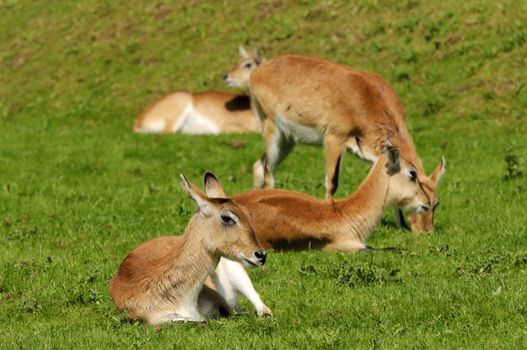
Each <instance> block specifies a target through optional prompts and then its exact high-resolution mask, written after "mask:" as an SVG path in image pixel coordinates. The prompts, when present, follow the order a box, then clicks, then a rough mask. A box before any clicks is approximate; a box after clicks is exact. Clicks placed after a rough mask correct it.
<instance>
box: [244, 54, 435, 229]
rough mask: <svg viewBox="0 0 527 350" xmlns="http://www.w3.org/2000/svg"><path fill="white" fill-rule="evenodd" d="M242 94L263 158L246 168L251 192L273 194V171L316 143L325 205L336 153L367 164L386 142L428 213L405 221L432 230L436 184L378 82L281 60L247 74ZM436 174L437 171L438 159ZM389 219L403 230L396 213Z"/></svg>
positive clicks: (388, 90) (311, 61) (313, 63)
mask: <svg viewBox="0 0 527 350" xmlns="http://www.w3.org/2000/svg"><path fill="white" fill-rule="evenodd" d="M250 92H251V103H252V107H253V110H255V112H256V113H257V114H258V116H259V118H260V120H261V121H262V133H263V138H264V142H265V154H264V155H263V156H262V157H261V158H260V159H259V160H258V161H256V163H255V164H254V166H253V170H254V187H255V188H262V187H270V188H272V187H274V172H275V169H276V167H277V165H278V164H279V163H280V162H281V161H282V160H283V159H284V158H285V157H286V156H287V155H288V153H289V152H290V151H291V150H292V148H293V146H294V145H295V144H296V143H308V144H317V145H323V147H324V155H325V161H326V166H325V168H326V179H325V185H326V198H332V196H333V194H334V193H335V191H336V190H337V186H338V174H339V168H340V164H341V161H342V156H343V154H344V152H345V151H346V150H351V151H352V152H353V153H355V154H356V155H357V156H359V157H360V158H362V159H365V160H368V161H371V162H375V161H376V160H377V159H378V158H379V157H380V155H381V154H382V149H383V143H384V141H385V140H387V139H390V140H391V141H392V143H393V145H394V146H397V147H399V148H400V149H401V157H402V158H403V159H404V160H405V161H406V162H407V163H408V164H411V165H412V166H413V167H414V168H415V171H416V174H417V182H418V183H419V185H420V186H421V188H422V189H423V190H424V193H425V194H426V196H427V197H428V201H429V202H430V204H431V206H432V210H430V211H428V212H426V213H423V214H418V215H415V214H412V215H411V218H410V223H411V225H412V230H414V231H429V230H432V228H433V222H432V220H433V212H434V209H435V208H436V206H437V205H436V203H437V198H436V186H437V179H438V178H439V177H436V178H435V179H434V178H433V177H427V176H426V175H425V173H424V170H423V166H422V164H421V160H420V159H419V157H418V156H417V153H416V150H415V146H414V144H413V141H412V137H411V136H410V134H409V132H408V129H407V127H406V123H405V116H404V110H403V107H402V105H401V102H400V100H399V97H398V96H397V94H396V93H395V91H394V90H393V89H392V87H391V86H390V84H388V82H387V81H386V80H384V79H383V78H381V77H380V76H379V75H377V74H374V73H369V72H360V71H357V70H355V69H352V68H350V67H347V66H344V65H340V64H336V63H332V62H327V61H322V60H319V59H315V58H310V57H304V56H299V55H284V56H281V57H278V58H276V59H273V60H271V61H269V62H266V63H262V64H261V65H260V66H258V67H257V68H256V69H255V70H254V71H253V72H252V73H251V75H250ZM438 169H439V170H438V171H439V172H444V169H445V163H444V160H442V162H441V164H440V165H439V166H438ZM436 170H437V169H436ZM396 214H397V215H396V216H397V219H398V224H399V226H400V227H404V226H405V225H406V224H405V223H404V217H403V215H402V212H401V211H400V210H397V211H396Z"/></svg>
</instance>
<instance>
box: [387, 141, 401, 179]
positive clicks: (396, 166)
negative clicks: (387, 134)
mask: <svg viewBox="0 0 527 350" xmlns="http://www.w3.org/2000/svg"><path fill="white" fill-rule="evenodd" d="M384 153H385V154H386V157H387V158H388V171H389V172H390V173H396V172H398V171H399V170H401V160H400V157H399V156H400V154H401V149H400V148H398V147H393V146H392V143H391V142H390V140H389V139H388V140H386V143H385V144H384Z"/></svg>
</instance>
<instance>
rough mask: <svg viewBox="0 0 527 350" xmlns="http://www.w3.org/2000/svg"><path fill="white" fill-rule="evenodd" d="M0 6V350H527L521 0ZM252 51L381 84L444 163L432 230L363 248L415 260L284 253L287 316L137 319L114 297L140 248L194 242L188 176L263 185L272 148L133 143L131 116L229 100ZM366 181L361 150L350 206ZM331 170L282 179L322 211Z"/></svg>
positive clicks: (300, 171) (278, 305)
mask: <svg viewBox="0 0 527 350" xmlns="http://www.w3.org/2000/svg"><path fill="white" fill-rule="evenodd" d="M0 13H2V15H0V128H1V131H0V334H1V336H0V347H1V348H9V349H11V348H16V347H21V348H66V349H72V348H127V349H129V348H149V349H150V348H167V347H168V348H170V347H174V348H212V347H213V346H219V347H220V348H240V349H241V348H330V347H331V348H387V349H393V348H526V347H527V330H526V327H525V325H526V324H527V304H526V300H527V290H526V288H527V287H526V286H527V245H526V237H527V215H526V214H525V203H527V181H526V176H527V137H526V136H525V135H526V133H527V116H526V110H527V93H526V91H527V90H526V89H527V87H526V86H525V84H526V81H527V73H526V72H527V70H526V69H525V57H527V2H525V1H500V2H499V4H498V3H497V2H493V1H467V2H462V1H453V0H444V1H428V2H419V1H414V0H407V1H397V2H391V1H365V0H362V1H355V2H353V3H348V2H347V1H324V2H319V1H291V2H280V1H251V2H248V3H239V2H221V3H219V2H218V3H216V2H210V3H205V2H201V1H194V2H190V3H187V2H185V4H183V2H181V3H180V2H178V3H176V4H164V3H161V2H159V3H155V2H147V1H144V2H140V1H129V2H126V5H125V4H124V3H117V2H115V1H112V0H110V1H82V2H76V1H61V2H53V3H48V2H44V1H40V2H33V1H22V0H20V1H18V0H3V1H0ZM240 43H243V44H245V45H247V46H248V47H254V46H259V47H261V48H262V49H263V50H264V53H265V55H266V56H267V57H273V56H276V55H278V54H280V53H284V52H298V53H304V54H308V55H313V56H317V57H322V58H327V59H330V60H333V61H337V62H341V63H345V64H348V65H352V66H354V67H357V68H360V69H364V70H372V71H376V72H378V73H380V74H382V75H383V76H385V77H386V78H387V79H388V80H389V81H390V82H391V83H392V84H393V86H394V87H395V89H396V91H397V92H398V93H399V94H400V96H401V99H402V101H403V103H404V105H405V108H406V111H407V116H408V124H409V126H410V129H411V131H412V135H413V137H414V141H415V143H416V145H417V148H418V152H419V154H420V155H421V157H422V159H423V162H424V164H425V167H426V168H427V169H428V171H430V170H431V169H433V167H434V166H435V165H436V164H437V163H438V162H439V158H440V156H441V155H443V154H444V155H445V156H446V158H447V168H448V170H447V174H446V176H445V178H444V181H443V182H442V184H441V187H440V190H439V195H440V198H441V206H440V208H439V209H438V212H437V215H436V232H435V233H433V234H427V235H416V234H411V233H408V232H401V231H399V230H397V229H396V228H395V227H394V224H393V217H392V215H391V213H390V212H387V213H386V217H384V218H383V219H382V221H381V224H380V225H379V226H378V227H377V228H376V229H375V230H374V231H373V234H372V236H371V239H370V240H369V244H370V245H372V246H376V247H399V248H401V249H403V253H401V254H394V253H374V254H357V255H344V254H322V253H319V252H302V253H276V252H272V253H271V254H270V256H269V263H268V266H266V268H265V269H260V270H253V271H251V272H250V274H251V277H252V279H253V282H254V284H255V287H256V289H257V290H258V291H259V292H260V294H261V295H262V298H263V300H264V301H265V302H266V303H267V304H268V305H269V306H270V307H271V309H272V310H273V312H274V318H273V319H257V318H255V317H253V316H252V315H250V316H240V317H235V318H230V319H222V320H215V321H210V322H208V323H207V324H174V325H168V326H163V327H161V328H160V329H156V328H154V327H151V326H149V325H145V324H141V323H135V322H129V321H126V320H125V318H124V317H123V315H122V314H120V313H119V312H117V310H116V309H115V307H114V306H113V304H112V302H111V300H110V297H109V295H108V291H107V283H108V281H109V279H110V278H111V277H112V275H113V274H114V273H115V271H116V269H117V267H118V265H119V263H120V261H121V260H122V259H123V258H124V256H125V255H126V253H127V252H128V251H130V250H131V249H132V248H134V247H135V246H137V245H138V244H139V243H141V242H142V241H144V240H147V239H149V238H151V237H154V236H158V235H163V234H179V233H181V232H182V231H183V229H184V227H185V225H186V223H187V221H188V219H189V217H190V216H191V215H192V213H193V212H194V206H193V204H192V203H191V202H190V201H189V200H188V199H187V198H186V196H185V195H184V192H183V191H182V190H181V189H180V187H179V184H178V181H177V176H178V174H179V173H181V172H182V173H184V174H185V175H186V176H187V177H188V178H189V179H190V180H192V181H193V182H195V183H201V176H202V175H203V172H204V171H205V170H211V171H213V172H214V173H215V174H216V175H218V177H219V178H220V180H221V181H222V182H223V184H224V186H225V188H226V191H227V193H234V192H239V191H243V190H247V189H249V188H250V187H251V171H250V170H251V165H252V163H253V162H254V160H256V158H257V157H258V156H259V155H260V154H261V151H262V144H261V139H260V136H259V135H244V136H240V135H222V136H217V137H189V136H185V135H168V136H149V135H135V134H133V133H132V132H131V126H132V123H133V120H134V118H135V117H136V116H137V115H138V114H139V113H140V112H141V111H142V109H143V108H144V107H145V106H146V105H147V104H148V103H150V102H152V101H153V100H155V99H156V98H158V97H161V96H162V95H163V94H165V93H168V92H170V91H173V90H177V89H184V90H190V91H204V90H212V89H225V88H224V87H223V86H222V81H221V76H222V74H223V73H224V72H225V71H226V70H227V69H229V68H231V67H232V66H233V64H234V62H235V61H236V59H237V45H238V44H240ZM233 140H241V141H242V142H243V144H244V147H241V148H237V149H234V148H232V147H231V146H230V142H232V141H233ZM369 166H370V165H369V164H367V163H364V162H361V161H359V160H357V159H356V158H353V157H351V156H347V157H346V158H345V162H344V166H343V169H342V175H341V187H340V188H339V192H338V196H341V197H342V196H345V195H346V194H348V193H351V192H352V191H353V190H354V188H356V186H357V185H358V184H359V183H360V181H361V180H362V179H363V178H364V176H365V174H366V173H367V171H368V168H369ZM323 171H324V170H323V158H322V152H321V151H320V149H318V148H315V147H306V146H298V147H297V148H296V149H295V151H294V152H293V153H292V154H291V156H290V157H288V159H287V160H286V161H285V162H284V163H283V164H282V165H281V166H280V168H279V169H278V172H277V181H278V186H279V187H282V188H287V189H293V190H297V191H303V192H306V193H310V194H312V195H314V196H317V197H322V196H323V193H324V189H323ZM246 306H248V305H247V304H246Z"/></svg>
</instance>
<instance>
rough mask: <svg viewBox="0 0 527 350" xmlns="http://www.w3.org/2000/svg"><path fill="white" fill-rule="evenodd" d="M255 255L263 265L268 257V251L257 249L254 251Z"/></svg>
mask: <svg viewBox="0 0 527 350" xmlns="http://www.w3.org/2000/svg"><path fill="white" fill-rule="evenodd" d="M254 256H255V257H256V258H258V259H259V260H260V261H261V262H262V265H263V264H265V259H267V253H266V252H265V251H262V250H257V251H255V252H254Z"/></svg>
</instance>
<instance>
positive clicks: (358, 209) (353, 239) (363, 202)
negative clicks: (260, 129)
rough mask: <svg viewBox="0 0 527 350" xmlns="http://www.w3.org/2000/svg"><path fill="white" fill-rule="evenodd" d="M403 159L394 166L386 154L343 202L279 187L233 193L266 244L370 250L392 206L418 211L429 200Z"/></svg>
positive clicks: (270, 245) (267, 246) (304, 247)
mask: <svg viewBox="0 0 527 350" xmlns="http://www.w3.org/2000/svg"><path fill="white" fill-rule="evenodd" d="M410 167H411V166H410V165H409V164H408V163H407V162H406V161H404V160H401V162H400V167H399V169H398V170H397V168H396V167H395V170H391V169H390V166H389V165H388V161H387V158H386V157H385V156H384V155H381V156H380V157H379V159H378V160H377V161H376V162H375V164H374V166H373V167H372V169H371V170H370V173H369V174H368V176H367V177H366V179H365V180H364V181H363V182H362V184H361V185H360V186H359V188H358V190H357V191H356V192H355V193H353V194H352V195H351V196H349V197H347V198H345V199H342V200H333V199H328V200H325V201H320V200H317V199H315V198H312V197H310V196H308V195H305V194H302V193H298V192H291V191H285V190H276V189H263V190H254V191H251V192H245V193H240V194H236V195H233V196H232V198H233V199H234V200H236V202H237V203H240V205H243V206H244V207H246V208H247V209H248V210H249V212H250V213H251V220H252V223H253V228H254V230H255V232H256V236H257V238H258V240H259V241H260V242H261V243H262V245H263V246H264V247H265V248H274V249H279V250H282V249H285V250H301V249H318V250H329V251H346V252H354V251H357V250H360V249H363V248H365V241H366V238H367V236H368V233H369V232H370V230H371V229H372V228H373V227H374V226H375V225H376V223H377V222H378V220H379V218H380V217H381V216H382V214H383V211H384V209H385V207H386V206H389V205H397V206H400V207H403V208H409V209H411V210H412V209H415V208H416V207H417V206H418V205H419V203H425V204H428V202H427V200H428V198H427V196H426V194H425V193H424V192H423V191H422V190H421V188H420V186H419V184H418V183H417V182H412V181H411V180H410V179H409V178H408V176H407V171H408V169H409V168H410Z"/></svg>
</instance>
